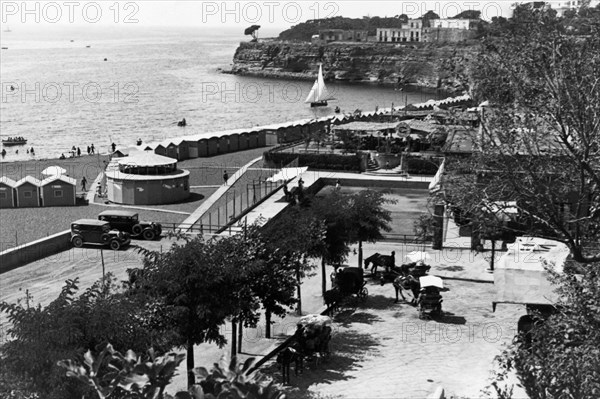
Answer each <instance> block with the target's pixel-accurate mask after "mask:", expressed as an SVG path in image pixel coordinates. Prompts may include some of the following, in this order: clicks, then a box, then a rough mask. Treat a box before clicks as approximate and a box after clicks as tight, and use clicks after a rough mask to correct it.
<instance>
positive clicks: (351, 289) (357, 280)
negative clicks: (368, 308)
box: [323, 267, 369, 314]
mask: <svg viewBox="0 0 600 399" xmlns="http://www.w3.org/2000/svg"><path fill="white" fill-rule="evenodd" d="M331 284H332V286H333V288H332V289H330V290H328V291H325V295H324V296H323V297H324V300H325V304H326V305H327V307H328V308H329V310H330V311H331V313H332V314H333V312H334V310H335V309H336V308H337V307H338V306H339V305H340V304H341V303H342V302H346V300H347V299H358V300H360V301H365V300H366V299H367V296H368V295H369V290H367V288H366V287H365V286H366V285H367V282H366V281H365V278H364V275H363V269H362V268H360V267H340V268H338V269H337V271H336V272H334V273H332V274H331Z"/></svg>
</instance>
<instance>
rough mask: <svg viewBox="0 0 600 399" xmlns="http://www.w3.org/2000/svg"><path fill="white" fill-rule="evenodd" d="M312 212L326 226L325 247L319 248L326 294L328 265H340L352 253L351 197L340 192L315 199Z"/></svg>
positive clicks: (323, 289)
mask: <svg viewBox="0 0 600 399" xmlns="http://www.w3.org/2000/svg"><path fill="white" fill-rule="evenodd" d="M310 212H311V213H312V215H314V217H315V218H316V219H317V220H320V221H322V222H323V223H324V225H325V237H324V242H323V244H324V245H323V246H321V247H319V248H318V250H319V251H320V256H321V289H322V292H323V294H324V293H325V291H326V290H327V270H326V265H327V264H330V265H340V264H342V263H343V262H345V261H346V259H347V258H348V254H349V253H350V243H351V242H352V234H353V233H352V232H351V221H350V218H351V210H350V203H349V197H348V196H345V195H343V194H341V193H339V192H338V191H334V192H332V193H330V194H328V195H325V196H321V197H315V198H314V200H313V203H312V205H311V208H310Z"/></svg>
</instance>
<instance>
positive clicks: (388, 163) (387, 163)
mask: <svg viewBox="0 0 600 399" xmlns="http://www.w3.org/2000/svg"><path fill="white" fill-rule="evenodd" d="M385 168H386V169H389V168H390V161H385Z"/></svg>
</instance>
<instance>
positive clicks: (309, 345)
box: [277, 315, 332, 384]
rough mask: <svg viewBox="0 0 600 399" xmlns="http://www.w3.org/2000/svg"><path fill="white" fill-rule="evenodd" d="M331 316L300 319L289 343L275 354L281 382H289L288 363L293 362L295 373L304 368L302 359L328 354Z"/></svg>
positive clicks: (308, 316)
mask: <svg viewBox="0 0 600 399" xmlns="http://www.w3.org/2000/svg"><path fill="white" fill-rule="evenodd" d="M331 331H332V329H331V318H330V317H328V316H322V315H307V316H304V317H303V318H301V319H300V321H299V322H298V324H297V326H296V332H295V333H294V336H293V338H292V341H291V342H290V345H289V346H287V347H286V348H284V349H283V350H281V352H279V354H278V355H277V363H279V364H280V365H281V367H282V374H283V383H284V384H286V383H289V380H290V365H291V364H294V372H295V374H296V375H298V374H299V373H301V372H302V369H303V368H304V359H307V360H310V359H315V360H316V362H317V363H318V361H319V359H321V358H324V357H327V356H329V341H330V340H331Z"/></svg>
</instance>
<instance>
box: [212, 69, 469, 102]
mask: <svg viewBox="0 0 600 399" xmlns="http://www.w3.org/2000/svg"><path fill="white" fill-rule="evenodd" d="M217 70H218V72H220V73H222V74H224V75H236V76H249V77H256V78H263V79H273V80H277V79H285V80H291V81H298V80H299V81H306V82H309V81H313V80H315V74H314V73H308V72H285V71H274V70H260V71H257V70H249V69H247V68H241V69H221V68H218V69H217ZM325 82H326V83H338V84H347V85H365V86H378V87H385V88H390V89H395V88H396V87H398V84H396V83H393V82H380V81H372V80H340V79H333V80H332V79H325ZM402 88H403V90H404V89H406V90H407V91H415V92H417V91H420V92H423V93H432V94H433V93H437V92H438V88H436V87H432V86H421V85H417V84H414V83H406V84H403V85H402ZM439 91H440V92H442V93H444V95H448V96H458V95H459V94H460V93H461V92H462V91H448V90H439Z"/></svg>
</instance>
